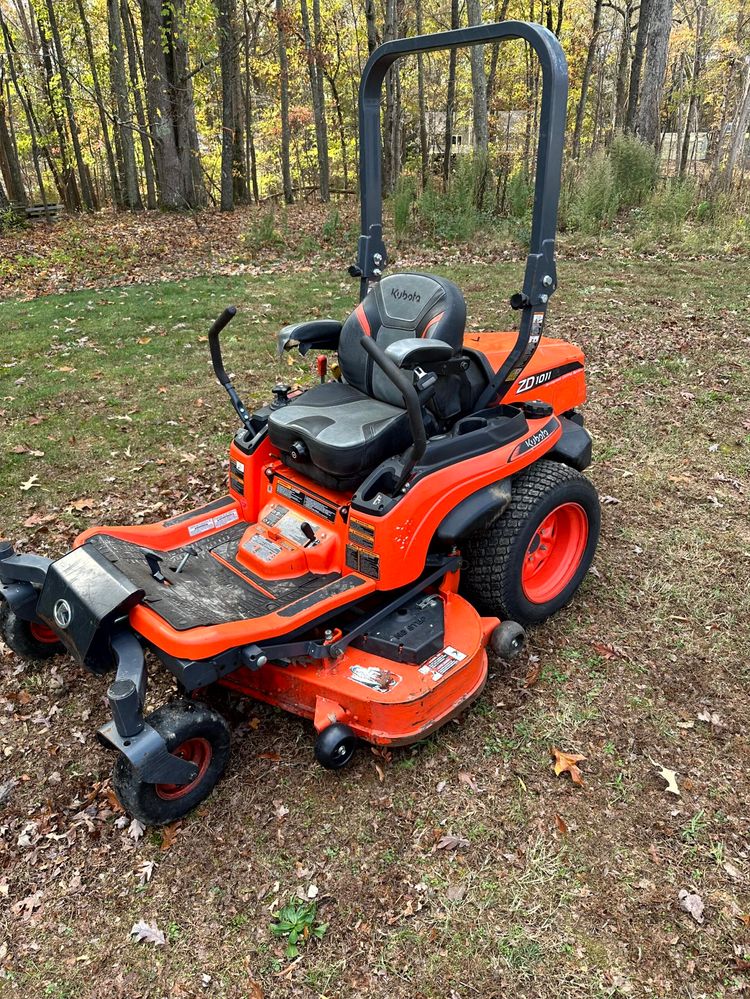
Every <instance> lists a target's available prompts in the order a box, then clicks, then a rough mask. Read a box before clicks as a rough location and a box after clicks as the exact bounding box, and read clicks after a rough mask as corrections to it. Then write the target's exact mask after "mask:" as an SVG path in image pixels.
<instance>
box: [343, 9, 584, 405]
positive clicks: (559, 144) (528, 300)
mask: <svg viewBox="0 0 750 999" xmlns="http://www.w3.org/2000/svg"><path fill="white" fill-rule="evenodd" d="M515 38H520V39H523V40H524V41H526V42H528V44H529V45H531V47H532V48H533V49H534V51H535V52H536V54H537V57H538V58H539V62H540V65H541V68H542V106H541V110H540V118H539V143H538V146H537V167H536V184H535V189H534V209H533V216H532V225H531V246H530V248H529V255H528V257H527V259H526V273H525V276H524V282H523V290H522V291H521V292H520V293H518V294H517V295H514V296H513V298H512V302H511V304H512V305H513V307H514V308H517V309H520V311H521V322H520V325H519V330H518V337H517V338H516V343H515V345H514V347H513V349H512V350H511V352H510V354H509V355H508V357H507V359H506V361H505V362H504V363H503V365H502V366H501V367H500V369H499V370H498V371H497V372H496V373H495V376H494V377H493V379H492V381H491V382H490V384H489V385H488V386H487V388H486V389H485V391H484V393H483V394H482V396H481V397H480V398H479V400H478V401H477V404H476V408H477V409H482V408H484V407H485V406H488V405H490V404H492V403H493V402H495V401H496V400H497V399H498V397H499V398H500V399H502V397H503V395H504V394H505V392H506V391H507V389H508V388H510V386H511V385H512V384H513V382H514V381H515V380H516V378H517V377H518V375H519V374H520V372H521V371H522V369H523V368H524V367H525V366H526V364H527V363H528V361H529V359H530V358H531V356H532V354H533V353H534V351H535V350H536V347H537V344H538V343H539V339H540V337H541V335H542V328H543V326H544V317H545V314H546V311H547V303H548V301H549V296H550V295H551V294H552V292H553V291H554V290H555V288H556V286H557V272H556V268H555V232H556V229H557V206H558V202H559V200H560V177H561V172H562V156H563V145H564V141H565V117H566V108H567V100H568V66H567V62H566V60H565V54H564V52H563V50H562V46H561V45H560V42H559V41H558V40H557V38H556V36H555V35H554V34H553V33H552V32H551V31H549V30H548V29H547V28H545V27H544V26H543V25H541V24H534V23H529V22H526V21H503V22H501V23H498V24H479V25H476V26H474V27H471V28H459V29H458V30H456V31H440V32H436V33H435V34H432V35H422V36H420V37H417V38H398V39H395V40H394V41H391V42H386V43H385V44H384V45H381V46H380V47H379V48H377V49H375V51H374V52H373V53H372V55H371V56H370V58H369V59H368V61H367V64H366V66H365V68H364V71H363V73H362V80H361V81H360V85H359V134H360V139H359V142H360V145H359V187H360V201H361V234H360V237H359V244H358V247H357V268H356V270H357V273H358V275H359V277H360V299H362V298H364V296H365V295H366V294H367V291H368V289H369V282H370V281H376V280H378V279H379V278H380V276H381V274H382V271H383V268H384V266H385V264H386V262H387V259H388V255H387V252H386V248H385V243H384V242H383V199H382V189H381V166H380V164H381V146H382V139H381V131H380V105H381V95H382V87H383V80H384V78H385V74H386V73H387V72H388V69H389V68H390V67H391V66H392V65H393V63H394V62H395V61H396V60H397V59H399V58H400V57H401V56H404V55H411V54H414V53H417V52H435V51H439V50H440V49H452V48H458V47H460V46H464V45H481V44H483V43H487V42H494V41H506V40H510V39H515Z"/></svg>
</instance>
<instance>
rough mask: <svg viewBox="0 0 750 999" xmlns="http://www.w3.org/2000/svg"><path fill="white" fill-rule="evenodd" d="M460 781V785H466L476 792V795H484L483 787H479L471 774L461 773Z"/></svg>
mask: <svg viewBox="0 0 750 999" xmlns="http://www.w3.org/2000/svg"><path fill="white" fill-rule="evenodd" d="M458 781H459V783H460V784H465V785H466V786H467V787H468V788H470V789H471V790H472V791H473V792H474V794H481V793H482V789H481V787H479V785H478V784H477V782H476V781H475V780H474V777H473V775H472V774H469V773H460V774H459V775H458Z"/></svg>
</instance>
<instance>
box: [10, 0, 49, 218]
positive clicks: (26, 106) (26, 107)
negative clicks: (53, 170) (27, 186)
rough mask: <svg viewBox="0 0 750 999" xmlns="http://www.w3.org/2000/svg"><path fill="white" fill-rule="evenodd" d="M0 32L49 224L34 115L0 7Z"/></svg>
mask: <svg viewBox="0 0 750 999" xmlns="http://www.w3.org/2000/svg"><path fill="white" fill-rule="evenodd" d="M0 31H2V34H3V41H4V42H5V53H6V55H7V58H8V69H9V71H10V78H11V80H12V81H13V88H14V90H15V91H16V96H17V97H18V100H19V101H20V102H21V107H22V108H23V113H24V116H25V118H26V124H27V125H28V129H29V137H30V139H31V158H32V160H33V163H34V172H35V173H36V179H37V183H38V184H39V194H40V197H41V199H42V204H43V205H44V209H45V212H44V214H45V219H46V221H47V222H48V223H49V222H51V218H50V214H49V212H48V211H47V207H48V204H49V203H48V201H47V192H46V191H45V189H44V180H43V179H42V169H41V166H40V165H39V144H38V142H37V130H36V127H35V124H34V113H33V111H32V109H31V104H30V102H29V100H28V98H27V96H26V95H24V92H23V90H22V89H21V85H20V83H19V80H18V73H17V72H16V60H15V46H14V45H13V39H12V38H11V36H10V32H9V31H8V25H7V24H6V21H5V18H4V17H3V9H2V7H1V6H0Z"/></svg>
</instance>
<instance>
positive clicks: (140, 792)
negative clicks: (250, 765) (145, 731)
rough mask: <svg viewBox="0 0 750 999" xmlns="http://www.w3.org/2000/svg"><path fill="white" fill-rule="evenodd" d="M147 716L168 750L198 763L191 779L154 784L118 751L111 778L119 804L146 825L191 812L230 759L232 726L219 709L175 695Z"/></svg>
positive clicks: (169, 820) (163, 823)
mask: <svg viewBox="0 0 750 999" xmlns="http://www.w3.org/2000/svg"><path fill="white" fill-rule="evenodd" d="M146 721H147V722H148V724H149V725H151V727H152V728H155V729H156V731H157V732H158V733H159V735H160V736H161V737H162V738H163V739H164V741H165V742H166V744H167V749H168V750H169V752H170V753H174V754H175V756H181V757H182V758H183V759H188V760H190V761H191V762H193V763H195V764H196V765H197V767H198V775H197V776H196V777H195V779H194V780H192V781H191V782H190V783H189V784H183V785H176V784H150V783H149V782H148V781H145V780H143V778H142V777H141V776H140V775H139V774H138V772H137V770H135V768H134V767H133V765H132V764H131V763H130V761H129V760H128V758H127V757H126V756H122V755H120V756H118V758H117V762H116V763H115V766H114V770H113V772H112V784H113V786H114V789H115V793H116V794H117V797H118V798H119V800H120V804H121V805H122V807H123V808H124V809H125V811H126V812H128V813H129V814H130V815H132V816H133V818H135V819H138V820H139V821H140V822H143V824H144V825H147V826H162V825H166V824H168V823H169V822H174V821H176V820H177V819H180V818H182V816H183V815H187V813H188V812H189V811H191V810H192V809H193V808H195V807H196V806H197V805H199V804H200V803H201V802H202V801H203V800H204V799H205V798H207V797H208V795H209V794H210V793H211V792H212V791H213V789H214V788H215V787H216V785H217V783H218V782H219V779H220V778H221V776H222V774H223V773H224V770H225V769H226V766H227V763H228V761H229V727H228V725H227V723H226V722H225V721H224V719H223V718H222V717H221V715H220V714H218V712H216V711H213V710H212V709H211V708H209V707H206V705H205V704H200V703H199V702H197V701H172V702H170V703H169V704H165V705H164V706H163V707H161V708H157V710H156V711H154V712H153V713H152V714H150V715H149V716H148V717H147V718H146Z"/></svg>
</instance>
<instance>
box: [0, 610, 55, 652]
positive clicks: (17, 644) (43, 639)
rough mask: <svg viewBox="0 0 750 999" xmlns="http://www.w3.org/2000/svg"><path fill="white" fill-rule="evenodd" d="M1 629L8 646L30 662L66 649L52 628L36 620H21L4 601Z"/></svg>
mask: <svg viewBox="0 0 750 999" xmlns="http://www.w3.org/2000/svg"><path fill="white" fill-rule="evenodd" d="M0 631H1V632H2V637H3V641H4V642H5V644H6V645H7V646H8V648H9V649H12V650H13V652H15V654H16V655H17V656H20V657H21V659H25V660H27V661H28V662H43V661H44V660H45V659H51V658H52V657H53V656H59V655H60V653H62V652H64V651H65V646H64V645H63V643H62V642H61V641H60V639H59V638H58V637H57V635H56V634H55V633H54V631H52V630H51V628H48V627H47V626H46V625H44V624H41V623H37V622H35V621H23V620H21V618H20V617H16V615H15V614H14V613H13V611H12V610H11V609H10V607H7V606H5V604H4V602H3V606H2V608H1V609H0Z"/></svg>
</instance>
